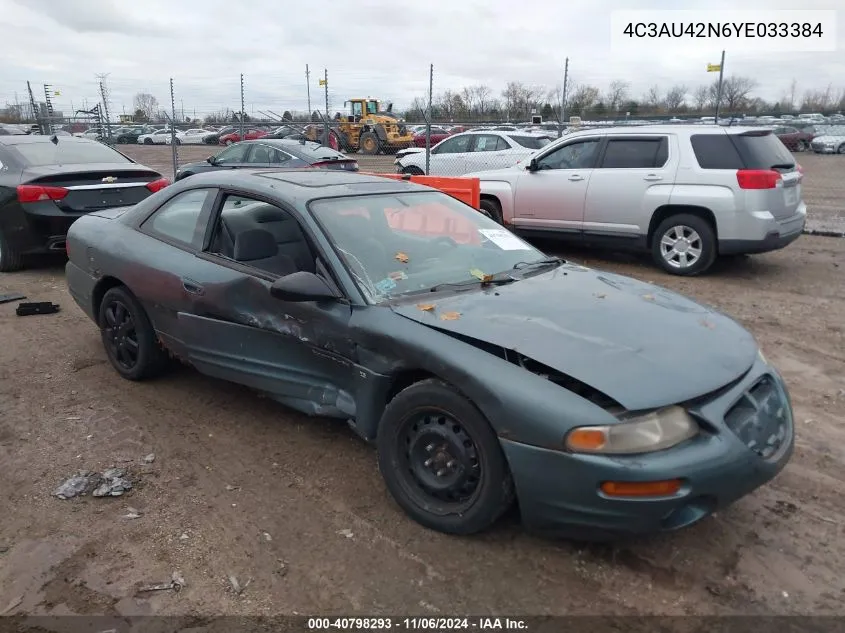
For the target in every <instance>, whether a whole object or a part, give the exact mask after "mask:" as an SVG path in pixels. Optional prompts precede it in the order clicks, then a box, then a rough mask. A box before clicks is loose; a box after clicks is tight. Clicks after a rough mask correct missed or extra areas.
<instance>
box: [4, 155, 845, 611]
mask: <svg viewBox="0 0 845 633" xmlns="http://www.w3.org/2000/svg"><path fill="white" fill-rule="evenodd" d="M214 149H215V148H208V147H199V148H188V147H182V148H180V154H181V156H182V158H183V160H186V159H187V160H192V159H196V158H199V159H202V158H204V157H205V156H207V155H209V154H210V153H212V151H213V150H214ZM128 150H129V152H128V153H131V154H132V155H133V156H134V157H136V158H138V159H139V160H140V161H141V162H144V163H146V164H148V165H151V166H157V167H159V168H162V169H164V168H165V167H166V166H168V165H169V156H170V154H169V148H147V147H131V148H128ZM843 158H845V157H839V156H834V157H825V156H814V155H804V156H800V160H801V162H802V163H803V164H804V166H805V168H806V172H807V181H806V182H807V185H806V191H805V197H806V199H807V202H808V205H810V208H811V211H810V213H811V215H813V217H814V219H815V220H817V221H819V222H821V221H823V220H825V219H826V218H830V221H835V217H836V216H837V214H838V216H839V217H840V218H841V217H842V216H843V209H845V203H843V200H845V196H843V193H845V186H843V185H842V183H841V174H842V173H845V172H843V169H842V168H843V167H845V160H844V159H843ZM369 160H373V159H369ZM390 161H391V159H390V158H386V157H380V158H378V159H375V160H374V161H373V165H372V167H371V166H370V165H369V164H367V162H368V161H362V166H363V167H364V168H365V169H371V168H375V167H376V166H383V168H387V169H389V168H390ZM837 169H838V174H839V180H837ZM164 171H166V172H167V171H168V170H166V169H165V170H164ZM541 246H545V247H546V248H547V250H554V251H557V252H560V249H559V248H555V247H553V246H552V245H541ZM561 254H562V255H564V256H565V257H567V258H569V259H572V260H575V261H578V262H580V263H585V264H586V265H589V266H594V267H598V268H603V269H607V270H613V271H615V272H620V273H623V274H627V275H631V276H633V277H636V278H639V279H644V280H648V281H651V282H655V283H658V284H660V285H663V286H666V287H668V288H671V289H674V290H678V291H681V292H683V293H685V294H687V295H689V296H691V297H693V298H695V299H697V300H699V301H701V302H704V303H708V304H711V305H713V306H715V307H717V308H719V309H721V310H722V311H724V312H726V313H727V314H729V315H731V316H733V317H734V318H736V319H738V320H739V321H740V322H741V323H742V324H743V325H745V326H746V327H748V328H749V329H750V330H751V331H752V332H753V334H754V335H755V336H756V337H757V339H758V341H759V342H760V344H761V345H762V347H763V349H764V351H765V353H766V355H767V357H769V359H770V360H771V361H772V362H774V364H776V365H777V366H778V367H779V368H780V369H781V370H782V372H783V373H784V375H785V377H786V379H787V382H788V383H789V385H790V389H791V393H792V397H793V401H794V406H795V413H796V423H797V433H798V437H797V448H796V452H795V455H794V457H793V459H792V461H791V463H790V464H789V465H788V466H787V468H786V469H785V471H784V472H783V473H782V474H781V475H780V476H779V477H778V478H777V479H775V481H773V482H772V483H771V484H770V485H768V486H765V487H764V488H762V489H760V490H759V491H757V492H756V493H755V494H753V495H751V496H750V497H748V498H746V499H743V500H741V501H740V502H739V503H737V504H736V505H734V506H733V507H731V508H729V509H727V510H726V511H723V512H720V513H719V514H718V515H717V516H715V517H712V518H710V519H708V520H706V521H704V522H703V523H701V524H699V525H697V526H694V527H692V528H690V529H687V530H685V531H682V532H679V533H674V534H669V535H662V536H659V537H655V538H648V539H642V540H637V541H632V542H627V543H620V544H616V545H614V546H595V545H593V546H584V545H581V544H577V543H570V542H555V541H546V540H540V539H537V538H534V537H531V536H528V535H526V534H525V533H524V532H523V531H522V529H521V527H520V525H519V522H518V519H517V518H516V517H514V516H512V517H509V518H507V519H506V520H505V521H503V522H502V523H501V524H500V525H499V526H498V527H497V528H496V529H494V530H493V531H491V532H489V533H487V534H484V535H481V536H476V537H473V538H455V537H448V536H444V535H441V534H437V533H433V532H429V531H426V530H425V529H423V528H421V527H420V526H418V525H417V524H415V523H413V522H411V521H410V520H409V519H407V518H405V516H404V515H403V514H402V512H401V511H400V510H399V509H398V508H397V506H396V505H395V504H394V503H393V502H392V500H391V499H390V498H389V497H388V494H387V492H386V490H385V488H384V486H383V484H382V481H381V478H380V476H379V474H378V470H377V467H376V459H375V452H374V449H373V448H371V447H368V446H366V445H365V444H363V443H362V442H361V441H359V440H357V439H356V438H355V437H354V436H353V435H352V433H351V432H350V431H349V430H348V429H347V428H346V427H345V425H343V424H338V423H336V422H331V421H326V420H320V419H308V418H306V417H304V416H301V415H299V414H296V413H293V412H291V411H290V410H288V409H286V408H284V407H283V406H281V405H278V404H275V403H273V402H272V401H270V400H267V399H263V398H258V397H256V396H255V395H253V394H252V393H250V392H248V391H247V390H246V389H243V388H240V387H237V386H232V385H229V384H226V383H222V382H219V381H215V380H212V379H209V378H205V377H202V376H200V375H198V374H197V373H196V372H194V371H192V370H191V369H188V368H183V369H179V370H176V371H175V372H174V373H172V374H171V375H169V376H167V377H165V378H163V379H160V380H157V381H155V382H149V383H143V384H135V383H130V382H128V381H125V380H122V379H120V378H119V377H118V376H117V375H116V373H115V372H114V371H113V370H112V369H111V368H110V366H109V365H108V364H107V362H106V359H105V354H104V352H103V350H102V347H101V344H100V339H99V335H98V332H97V331H96V329H95V327H94V325H93V324H92V323H90V322H89V321H88V320H87V319H86V318H85V317H84V316H83V315H82V313H81V311H80V310H79V309H77V308H76V306H75V305H74V304H73V302H72V300H71V299H70V297H69V296H68V294H67V292H66V290H65V284H64V278H63V269H62V264H63V262H62V261H61V260H56V261H51V262H45V263H44V264H43V265H42V266H41V267H40V268H38V269H35V270H30V271H25V272H22V273H17V274H7V275H0V292H23V293H25V294H26V295H28V297H29V300H37V301H54V302H57V303H59V304H61V306H62V311H61V312H60V313H58V314H55V315H49V316H32V317H28V318H19V317H16V316H15V313H14V305H15V304H14V303H9V304H5V305H0V340H2V343H3V350H4V354H3V358H4V359H5V360H6V362H5V363H3V365H2V367H0V405H2V411H3V415H2V416H0V481H2V484H0V513H2V516H3V520H2V521H0V610H2V609H5V610H6V613H8V614H16V613H30V614H34V613H80V614H97V613H106V614H114V615H116V614H123V615H129V614H143V613H163V614H219V613H221V612H222V613H226V614H282V613H292V612H298V613H327V612H328V613H337V614H353V613H359V614H364V613H372V614H374V613H391V614H407V613H417V614H429V615H436V614H440V615H455V614H466V613H475V614H483V613H494V614H564V613H567V614H595V613H604V614H615V615H626V614H728V613H742V614H746V615H751V614H775V613H789V614H811V613H812V614H830V615H832V614H839V615H842V614H843V612H845V609H843V607H842V596H843V593H845V577H843V575H842V570H843V569H845V539H843V526H845V503H843V501H842V496H841V494H840V493H841V490H842V487H843V482H844V481H845V474H843V473H845V449H843V446H844V445H845V442H843V440H844V439H845V431H844V430H843V428H842V424H841V422H842V419H843V418H842V413H841V412H842V409H843V406H845V281H843V271H845V239H836V238H827V237H818V236H803V237H802V238H801V239H799V240H798V241H797V242H796V243H794V244H793V245H791V246H790V247H788V248H787V249H785V250H783V251H780V252H776V253H770V254H765V255H759V256H754V257H740V258H732V259H730V260H727V261H724V262H721V263H720V264H719V265H717V267H716V269H715V270H714V271H713V272H712V273H711V274H708V275H707V276H704V277H701V278H696V279H690V280H683V279H678V278H674V277H670V276H667V275H664V274H662V273H660V272H659V271H657V270H656V269H654V268H652V267H651V266H650V265H649V264H648V263H644V262H643V261H642V260H641V259H639V258H636V257H627V256H625V257H623V256H614V255H611V254H601V255H600V257H601V258H600V259H599V258H597V256H596V255H595V254H592V253H589V252H586V251H580V250H566V251H564V252H562V253H561ZM675 344H677V345H679V346H680V348H681V349H679V353H683V349H682V348H683V342H682V341H676V342H675ZM690 370H691V371H694V370H695V359H694V358H691V359H690ZM149 453H155V459H154V461H152V463H144V461H143V457H144V456H146V455H148V454H149ZM111 465H118V466H124V467H128V468H130V469H131V472H132V474H133V476H134V477H135V479H136V485H135V488H134V489H133V490H132V491H131V492H130V493H128V494H127V495H126V496H125V497H118V498H92V497H85V498H82V499H75V500H67V501H62V500H59V499H57V498H54V497H52V496H51V493H52V492H53V491H54V490H55V488H56V487H57V485H58V484H59V483H60V482H61V481H62V480H63V478H65V477H66V476H68V475H70V474H72V473H73V472H75V471H77V470H80V469H85V470H102V469H104V468H107V467H109V466H111ZM129 507H132V508H135V509H137V510H139V513H140V514H141V516H140V517H139V518H134V519H131V518H125V517H124V515H126V514H127V513H128V508H129ZM174 571H178V572H179V573H180V574H181V575H182V576H183V577H184V579H185V580H186V582H187V585H186V586H185V588H184V589H183V590H182V591H181V592H179V593H175V592H172V591H158V592H152V593H138V588H139V587H140V586H141V585H142V584H146V583H160V582H169V581H170V579H171V574H172V573H173V572H174ZM229 575H234V576H236V577H237V579H238V580H239V581H240V583H241V584H245V583H246V582H247V581H249V580H250V579H251V581H250V582H249V585H248V587H247V588H246V590H245V591H243V593H242V594H240V595H236V594H235V593H233V592H232V591H231V590H230V587H229V581H228V580H227V578H228V576H229ZM7 605H8V606H7ZM0 613H2V611H0Z"/></svg>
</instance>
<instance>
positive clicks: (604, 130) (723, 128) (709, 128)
mask: <svg viewBox="0 0 845 633" xmlns="http://www.w3.org/2000/svg"><path fill="white" fill-rule="evenodd" d="M717 131H719V132H724V133H726V134H742V133H744V132H751V131H758V132H759V131H768V132H771V129H770V128H768V127H760V126H748V125H745V126H743V125H719V124H717V123H703V124H702V123H698V124H686V125H681V124H678V125H632V126H616V125H615V126H610V127H599V128H592V129H584V130H576V131H573V132H570V133H569V134H567V135H565V136H563V137H561V138H562V139H563V138H573V137H575V136H587V135H594V134H598V135H608V134H612V135H614V136H618V135H621V134H631V135H633V136H643V135H649V134H666V133H670V134H701V133H703V132H717Z"/></svg>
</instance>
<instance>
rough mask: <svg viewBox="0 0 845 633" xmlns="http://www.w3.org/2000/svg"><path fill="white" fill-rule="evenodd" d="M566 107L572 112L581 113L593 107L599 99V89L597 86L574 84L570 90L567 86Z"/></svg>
mask: <svg viewBox="0 0 845 633" xmlns="http://www.w3.org/2000/svg"><path fill="white" fill-rule="evenodd" d="M567 92H569V95H567V99H566V101H567V104H566V109H567V111H568V112H571V113H572V114H576V115H581V114H582V113H584V112H586V111H587V110H589V109H590V108H592V107H593V106H594V105H595V104H596V101H598V100H599V89H598V88H596V87H595V86H588V85H586V84H583V85H580V86H579V85H573V86H572V91H571V92H570V91H569V89H568V88H567Z"/></svg>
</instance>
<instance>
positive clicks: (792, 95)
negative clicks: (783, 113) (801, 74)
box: [784, 77, 798, 112]
mask: <svg viewBox="0 0 845 633" xmlns="http://www.w3.org/2000/svg"><path fill="white" fill-rule="evenodd" d="M797 96H798V81H797V80H796V79H795V78H794V77H793V78H792V81H791V82H790V83H789V90H787V92H786V98H785V99H784V101H785V102H786V103H785V105H784V109H789V111H790V112H792V111H793V110H794V109H795V106H796V105H798V104H797V103H796V98H797Z"/></svg>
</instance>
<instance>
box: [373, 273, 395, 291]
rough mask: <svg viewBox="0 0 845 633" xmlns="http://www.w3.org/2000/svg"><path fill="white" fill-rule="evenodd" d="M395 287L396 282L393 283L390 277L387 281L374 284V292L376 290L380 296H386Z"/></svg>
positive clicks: (383, 280)
mask: <svg viewBox="0 0 845 633" xmlns="http://www.w3.org/2000/svg"><path fill="white" fill-rule="evenodd" d="M395 287H396V282H395V281H393V280H392V279H391V278H390V277H388V278H387V279H382V280H381V281H380V282H378V283H377V284H376V290H378V291H379V292H380V293H382V294H387V293H388V292H390V291H391V290H393V289H394V288H395Z"/></svg>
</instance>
